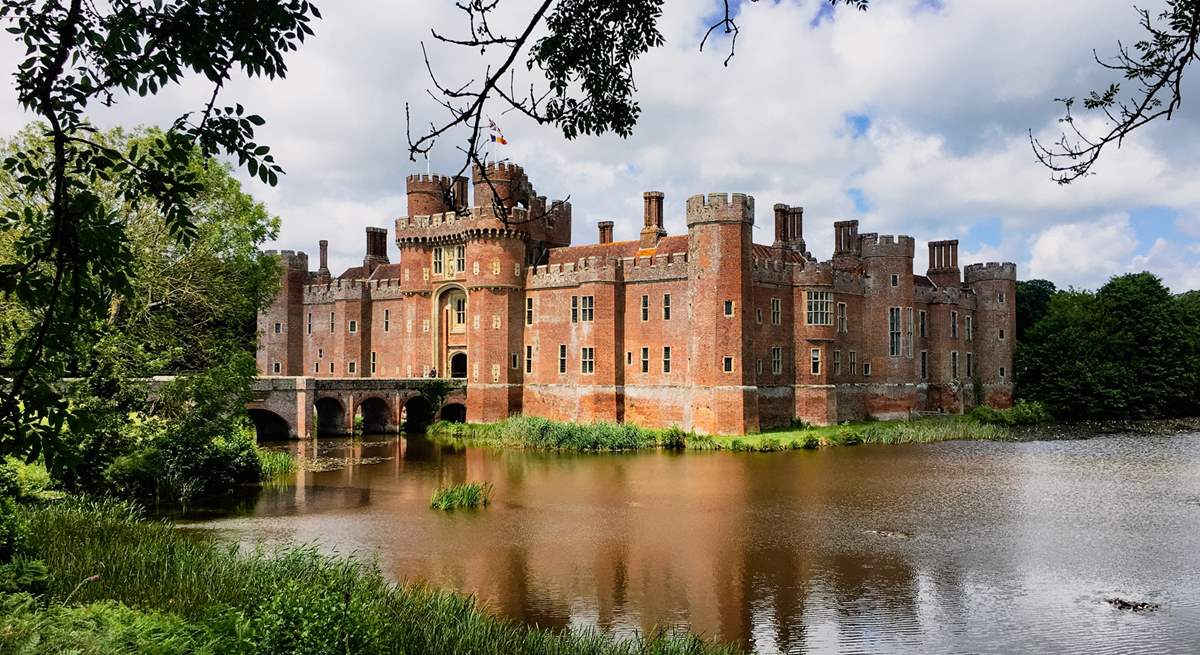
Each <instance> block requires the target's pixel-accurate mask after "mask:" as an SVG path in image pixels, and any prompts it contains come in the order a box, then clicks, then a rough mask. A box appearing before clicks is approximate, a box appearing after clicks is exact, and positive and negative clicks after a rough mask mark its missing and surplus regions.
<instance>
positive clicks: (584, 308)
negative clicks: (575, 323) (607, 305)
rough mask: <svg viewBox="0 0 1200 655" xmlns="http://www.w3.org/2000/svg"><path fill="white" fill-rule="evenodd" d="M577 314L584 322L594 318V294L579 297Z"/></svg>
mask: <svg viewBox="0 0 1200 655" xmlns="http://www.w3.org/2000/svg"><path fill="white" fill-rule="evenodd" d="M579 316H580V320H582V321H584V322H589V321H593V320H595V319H596V297H595V296H580V297H579Z"/></svg>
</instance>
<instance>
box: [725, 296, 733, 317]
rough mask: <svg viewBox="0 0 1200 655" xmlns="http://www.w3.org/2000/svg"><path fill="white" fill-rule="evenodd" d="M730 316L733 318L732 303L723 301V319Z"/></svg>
mask: <svg viewBox="0 0 1200 655" xmlns="http://www.w3.org/2000/svg"><path fill="white" fill-rule="evenodd" d="M731 316H733V301H732V300H726V301H725V317H726V318H729V317H731Z"/></svg>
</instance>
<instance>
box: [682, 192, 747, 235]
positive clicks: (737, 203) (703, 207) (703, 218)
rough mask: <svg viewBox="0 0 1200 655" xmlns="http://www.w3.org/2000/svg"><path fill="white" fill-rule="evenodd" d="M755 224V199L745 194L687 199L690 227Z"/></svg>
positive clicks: (724, 194) (716, 194)
mask: <svg viewBox="0 0 1200 655" xmlns="http://www.w3.org/2000/svg"><path fill="white" fill-rule="evenodd" d="M741 221H744V222H747V223H751V224H753V223H754V197H753V196H748V195H746V194H744V193H733V194H729V193H710V194H708V195H707V196H706V195H703V194H700V195H695V196H692V197H690V198H688V199H687V224H688V227H691V226H693V225H699V224H703V223H728V222H741Z"/></svg>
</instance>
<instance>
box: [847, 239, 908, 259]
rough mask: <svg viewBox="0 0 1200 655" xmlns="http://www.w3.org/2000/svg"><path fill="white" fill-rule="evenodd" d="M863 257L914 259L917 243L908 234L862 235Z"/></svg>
mask: <svg viewBox="0 0 1200 655" xmlns="http://www.w3.org/2000/svg"><path fill="white" fill-rule="evenodd" d="M860 239H861V244H862V256H863V257H912V256H913V255H914V254H916V249H917V242H916V240H915V239H913V238H912V237H910V236H908V235H907V234H901V235H898V236H897V235H892V234H882V235H880V234H863V235H860Z"/></svg>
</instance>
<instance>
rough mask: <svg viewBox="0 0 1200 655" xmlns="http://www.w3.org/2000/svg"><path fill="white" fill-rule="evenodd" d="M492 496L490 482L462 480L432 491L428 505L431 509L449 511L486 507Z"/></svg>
mask: <svg viewBox="0 0 1200 655" xmlns="http://www.w3.org/2000/svg"><path fill="white" fill-rule="evenodd" d="M491 498H492V483H490V482H464V483H462V484H456V485H454V486H451V487H441V488H439V489H437V490H436V491H434V492H433V497H431V498H430V499H429V506H430V507H431V508H433V509H440V510H444V511H451V510H456V509H475V508H476V507H487V505H488V503H490V502H491Z"/></svg>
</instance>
